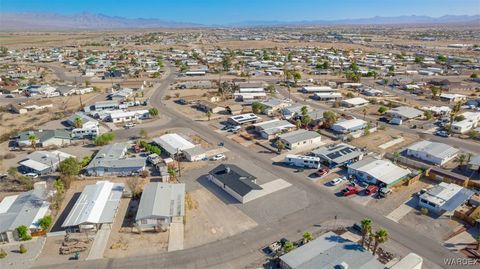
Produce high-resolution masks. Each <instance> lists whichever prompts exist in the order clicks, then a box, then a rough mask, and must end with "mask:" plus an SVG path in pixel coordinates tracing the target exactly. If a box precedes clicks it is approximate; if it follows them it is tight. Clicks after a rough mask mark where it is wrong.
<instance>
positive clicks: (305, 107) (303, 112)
mask: <svg viewBox="0 0 480 269" xmlns="http://www.w3.org/2000/svg"><path fill="white" fill-rule="evenodd" d="M300 111H301V113H302V116H303V117H305V116H307V115H308V107H307V106H302V108H301V109H300Z"/></svg>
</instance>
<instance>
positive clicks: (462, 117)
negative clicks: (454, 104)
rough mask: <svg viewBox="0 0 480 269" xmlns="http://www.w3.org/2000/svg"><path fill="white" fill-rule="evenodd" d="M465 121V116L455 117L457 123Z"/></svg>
mask: <svg viewBox="0 0 480 269" xmlns="http://www.w3.org/2000/svg"><path fill="white" fill-rule="evenodd" d="M463 120H465V116H463V115H458V116H455V121H463Z"/></svg>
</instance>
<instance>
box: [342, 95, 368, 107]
mask: <svg viewBox="0 0 480 269" xmlns="http://www.w3.org/2000/svg"><path fill="white" fill-rule="evenodd" d="M343 102H344V103H348V104H351V105H354V106H358V105H363V104H368V103H369V102H368V100H365V99H363V98H362V97H355V98H350V99H346V100H343Z"/></svg>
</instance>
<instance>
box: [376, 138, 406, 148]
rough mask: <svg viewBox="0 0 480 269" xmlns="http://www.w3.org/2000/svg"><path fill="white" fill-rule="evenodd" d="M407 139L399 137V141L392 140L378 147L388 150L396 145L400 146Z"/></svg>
mask: <svg viewBox="0 0 480 269" xmlns="http://www.w3.org/2000/svg"><path fill="white" fill-rule="evenodd" d="M404 140H405V139H404V138H403V137H399V138H397V139H393V140H390V141H388V142H387V143H384V144H381V145H380V146H378V147H379V148H381V149H387V148H389V147H391V146H394V145H396V144H399V143H402V142H403V141H404Z"/></svg>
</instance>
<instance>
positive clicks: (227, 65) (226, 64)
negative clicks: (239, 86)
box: [222, 56, 232, 71]
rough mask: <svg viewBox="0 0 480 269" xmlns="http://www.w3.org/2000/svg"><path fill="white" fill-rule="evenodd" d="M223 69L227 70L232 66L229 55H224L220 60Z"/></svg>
mask: <svg viewBox="0 0 480 269" xmlns="http://www.w3.org/2000/svg"><path fill="white" fill-rule="evenodd" d="M222 67H223V71H228V70H229V69H230V68H231V67H232V59H231V58H230V56H224V57H223V60H222Z"/></svg>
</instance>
